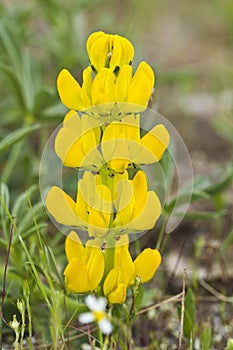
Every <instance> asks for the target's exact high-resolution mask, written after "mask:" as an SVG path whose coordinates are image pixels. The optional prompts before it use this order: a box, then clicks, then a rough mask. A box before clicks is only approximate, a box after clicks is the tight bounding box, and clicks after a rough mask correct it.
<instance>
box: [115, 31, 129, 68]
mask: <svg viewBox="0 0 233 350" xmlns="http://www.w3.org/2000/svg"><path fill="white" fill-rule="evenodd" d="M133 55H134V48H133V45H132V44H131V42H130V41H129V40H128V39H126V38H124V37H122V36H119V35H114V36H113V49H112V56H111V59H110V68H112V69H113V70H114V69H115V68H116V67H119V68H121V67H122V66H123V65H125V64H130V63H132V59H133Z"/></svg>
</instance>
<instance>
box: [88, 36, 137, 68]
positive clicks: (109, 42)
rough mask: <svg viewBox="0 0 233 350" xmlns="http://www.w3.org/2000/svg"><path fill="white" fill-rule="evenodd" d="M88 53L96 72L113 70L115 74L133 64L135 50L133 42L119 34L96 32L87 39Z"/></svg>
mask: <svg viewBox="0 0 233 350" xmlns="http://www.w3.org/2000/svg"><path fill="white" fill-rule="evenodd" d="M87 52H88V55H89V58H90V63H91V66H92V68H93V70H94V71H95V73H97V72H99V71H100V70H101V69H102V68H104V67H106V68H111V69H112V71H113V72H114V73H117V71H118V70H119V69H120V68H121V67H122V66H123V65H125V64H131V63H132V59H133V56H134V48H133V45H132V44H131V42H130V41H129V40H128V39H126V38H124V37H122V36H120V35H117V34H105V33H104V32H94V33H92V34H91V35H90V36H89V38H88V39H87Z"/></svg>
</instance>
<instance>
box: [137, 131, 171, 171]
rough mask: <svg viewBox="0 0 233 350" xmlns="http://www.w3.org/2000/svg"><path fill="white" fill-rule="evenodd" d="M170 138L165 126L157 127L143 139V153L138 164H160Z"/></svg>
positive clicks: (138, 159) (138, 158) (140, 154)
mask: <svg viewBox="0 0 233 350" xmlns="http://www.w3.org/2000/svg"><path fill="white" fill-rule="evenodd" d="M169 141H170V136H169V133H168V131H167V129H166V128H165V126H164V125H162V124H159V125H156V126H155V127H154V128H153V129H152V130H150V131H149V132H148V133H147V134H146V135H144V136H143V138H142V139H141V151H140V153H138V156H137V162H139V163H140V164H151V163H154V162H158V161H159V160H160V159H161V158H162V156H163V153H164V152H165V150H166V148H167V147H168V145H169Z"/></svg>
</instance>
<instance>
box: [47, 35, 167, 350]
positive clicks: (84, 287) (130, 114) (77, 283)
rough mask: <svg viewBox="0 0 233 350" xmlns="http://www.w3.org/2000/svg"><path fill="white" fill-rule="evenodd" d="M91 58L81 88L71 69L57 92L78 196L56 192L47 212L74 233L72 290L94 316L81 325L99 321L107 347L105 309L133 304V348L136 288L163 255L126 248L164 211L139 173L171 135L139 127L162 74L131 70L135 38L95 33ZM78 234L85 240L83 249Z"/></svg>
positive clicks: (60, 149) (65, 152) (68, 276)
mask: <svg viewBox="0 0 233 350" xmlns="http://www.w3.org/2000/svg"><path fill="white" fill-rule="evenodd" d="M87 52H88V55H89V60H90V65H89V66H88V67H87V68H86V69H84V71H83V83H82V85H80V84H79V83H78V82H77V80H76V79H75V78H74V77H73V76H72V74H71V73H70V72H69V71H68V70H67V69H62V71H61V72H60V73H59V75H58V79H57V87H58V92H59V95H60V98H61V101H62V102H63V104H64V105H65V106H66V107H67V108H68V109H69V112H68V113H67V115H66V116H65V118H64V121H63V125H62V127H61V128H60V130H59V131H58V133H57V135H56V138H55V143H54V148H55V152H56V154H57V156H58V157H59V158H60V160H61V162H62V164H63V166H65V167H69V168H73V169H76V168H78V169H82V170H83V176H82V178H81V179H80V180H79V181H78V183H77V188H76V189H75V192H76V193H75V198H74V197H72V196H71V195H70V194H68V193H66V192H64V191H63V189H62V188H60V187H58V186H52V187H51V188H50V189H49V192H48V194H47V197H46V207H47V209H48V211H49V213H50V215H51V216H52V217H53V219H54V220H55V221H56V222H57V223H59V224H61V225H63V226H66V227H69V228H70V233H69V234H68V236H67V238H66V242H65V251H66V256H67V260H68V264H67V266H66V268H65V270H64V276H65V284H66V287H67V290H68V291H70V292H72V293H77V294H82V295H86V294H89V296H88V297H87V298H86V304H87V306H88V308H89V309H90V312H87V313H84V314H82V315H81V316H80V318H79V320H80V322H81V323H89V322H93V321H95V322H97V324H98V327H99V341H100V346H101V349H105V348H106V347H105V346H104V344H105V345H106V343H108V339H109V335H110V333H112V332H114V327H113V325H112V323H111V321H113V322H114V318H112V319H111V315H110V314H108V313H107V311H106V310H105V309H106V307H108V308H109V310H113V309H114V306H115V305H116V304H118V305H122V310H123V309H124V308H125V307H128V311H127V313H126V320H127V322H126V323H127V325H128V328H127V332H126V333H127V334H128V335H126V338H127V339H126V343H127V348H128V349H129V348H130V347H131V335H130V325H131V322H132V320H133V319H134V316H135V300H136V298H137V295H138V290H139V288H140V286H141V284H143V283H146V282H148V281H149V280H151V279H152V278H153V277H154V275H155V273H156V271H157V269H158V267H159V265H160V263H161V255H160V253H159V251H158V250H157V249H150V248H146V249H144V250H143V251H142V252H141V253H140V254H139V255H138V256H137V257H135V259H133V258H132V257H131V254H130V251H129V236H130V235H134V234H135V233H138V232H144V231H146V230H149V229H151V228H153V227H154V226H155V224H156V222H157V220H158V218H159V216H160V214H161V210H162V208H161V203H160V199H159V198H158V196H157V194H156V193H155V191H152V190H150V189H149V188H148V187H149V186H148V180H147V176H146V173H145V172H144V171H143V170H142V166H144V165H149V164H153V163H156V162H159V161H160V159H161V158H162V156H163V154H164V152H165V150H166V149H167V147H168V145H169V140H170V137H169V133H168V131H167V129H166V127H165V126H164V125H162V124H158V125H154V126H153V127H152V128H151V130H149V131H148V132H146V133H145V131H144V130H142V128H141V118H142V116H141V112H143V111H144V110H145V109H146V108H147V106H148V103H149V100H150V99H151V95H152V93H153V92H154V82H155V76H154V72H153V70H152V68H151V67H150V66H149V64H147V63H146V62H141V63H140V64H139V66H138V67H137V69H136V71H135V72H134V73H133V68H132V60H133V56H134V48H133V45H132V44H131V43H130V41H129V40H128V39H126V38H124V37H121V36H119V35H112V34H105V33H104V32H96V33H93V34H91V35H90V37H89V38H88V40H87ZM162 230H163V229H161V232H160V238H159V245H160V239H161V237H162V235H163V231H162ZM76 231H85V232H86V233H87V240H86V242H85V244H83V242H82V241H81V240H80V237H79V235H78V234H77V232H76ZM129 291H130V292H129ZM130 294H131V295H132V301H131V304H130V303H128V302H127V299H128V298H129V295H130ZM127 295H128V296H127ZM97 297H98V298H99V299H98V298H97ZM107 304H108V305H107ZM127 305H128V306H127ZM103 334H105V335H106V337H105V340H104V336H103Z"/></svg>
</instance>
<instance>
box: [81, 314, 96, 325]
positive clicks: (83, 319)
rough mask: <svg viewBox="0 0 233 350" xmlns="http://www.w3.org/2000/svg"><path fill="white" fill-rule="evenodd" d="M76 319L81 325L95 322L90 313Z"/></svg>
mask: <svg viewBox="0 0 233 350" xmlns="http://www.w3.org/2000/svg"><path fill="white" fill-rule="evenodd" d="M78 319H79V321H80V322H81V323H90V322H93V321H95V317H94V315H93V313H91V312H85V313H84V314H82V315H80V316H79V318H78Z"/></svg>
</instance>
